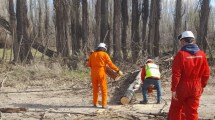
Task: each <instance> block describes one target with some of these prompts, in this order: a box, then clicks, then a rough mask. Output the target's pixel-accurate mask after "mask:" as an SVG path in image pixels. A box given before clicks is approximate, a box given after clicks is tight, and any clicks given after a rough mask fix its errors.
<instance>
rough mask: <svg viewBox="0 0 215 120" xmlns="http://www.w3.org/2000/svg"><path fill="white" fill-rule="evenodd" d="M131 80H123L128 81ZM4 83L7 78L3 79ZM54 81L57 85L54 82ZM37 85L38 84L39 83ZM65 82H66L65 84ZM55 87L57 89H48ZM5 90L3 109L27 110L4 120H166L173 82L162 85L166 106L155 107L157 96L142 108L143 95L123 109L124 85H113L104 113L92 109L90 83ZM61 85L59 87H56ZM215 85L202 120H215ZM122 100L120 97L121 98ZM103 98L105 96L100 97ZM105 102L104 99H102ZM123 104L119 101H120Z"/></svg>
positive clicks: (206, 95)
mask: <svg viewBox="0 0 215 120" xmlns="http://www.w3.org/2000/svg"><path fill="white" fill-rule="evenodd" d="M129 79H131V76H130V77H126V78H124V79H122V80H121V82H122V81H126V80H127V81H128V80H129ZM1 80H2V81H3V78H2V79H1ZM53 80H54V81H53ZM35 82H36V81H35ZM61 82H62V81H61ZM46 83H49V84H51V83H53V84H55V86H52V85H46ZM20 84H22V83H17V85H15V86H9V85H8V86H2V87H1V92H0V101H1V102H0V108H6V107H10V108H19V107H21V108H26V109H27V111H24V112H20V113H1V116H0V118H1V120H147V119H152V120H164V119H165V116H166V113H167V112H168V110H169V105H170V97H171V94H170V80H169V78H166V79H164V80H163V81H162V86H163V90H162V94H163V96H162V103H161V104H155V102H156V100H155V94H156V93H155V92H154V93H153V95H151V96H150V97H149V102H150V103H149V104H146V105H143V104H139V101H141V100H142V94H141V92H140V90H139V91H137V92H136V93H135V96H134V98H133V99H132V102H131V103H130V104H129V105H121V104H119V101H117V99H118V98H119V97H120V95H119V92H118V93H117V90H119V88H120V87H119V86H120V82H110V81H109V84H108V85H109V103H108V104H109V107H108V109H102V108H101V106H100V107H99V108H94V107H92V93H91V84H90V81H86V82H84V83H76V82H74V81H73V83H71V81H70V82H65V81H64V85H62V84H59V85H58V82H57V80H56V79H49V80H47V79H44V80H43V79H41V80H40V81H39V82H38V81H37V84H33V85H28V86H27V87H24V88H23V87H17V86H21V85H20ZM56 84H57V85H56ZM214 86H215V82H214V77H213V76H211V77H210V80H209V84H208V86H207V87H206V88H205V90H204V94H203V95H202V97H201V103H200V107H199V119H201V120H213V119H215V112H214V111H215V107H214V106H215V96H214V91H215V87H214ZM116 93H117V94H118V95H119V96H117V94H116ZM100 96H101V95H100ZM99 98H100V100H101V97H99ZM118 100H119V99H118Z"/></svg>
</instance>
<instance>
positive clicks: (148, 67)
mask: <svg viewBox="0 0 215 120" xmlns="http://www.w3.org/2000/svg"><path fill="white" fill-rule="evenodd" d="M141 80H142V82H143V85H142V94H143V101H140V103H141V104H147V103H148V98H147V95H148V87H150V85H154V87H155V88H156V90H157V104H160V102H161V81H160V70H159V66H158V65H156V64H155V62H154V60H152V59H148V60H147V61H146V64H145V65H144V66H143V67H142V72H141Z"/></svg>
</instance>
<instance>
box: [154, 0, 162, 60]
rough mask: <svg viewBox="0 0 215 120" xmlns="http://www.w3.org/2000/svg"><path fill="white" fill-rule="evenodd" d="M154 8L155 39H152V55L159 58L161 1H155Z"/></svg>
mask: <svg viewBox="0 0 215 120" xmlns="http://www.w3.org/2000/svg"><path fill="white" fill-rule="evenodd" d="M155 4H156V6H155V18H154V19H155V33H154V36H155V39H154V45H153V46H155V47H154V55H155V57H158V56H159V50H160V49H159V48H160V30H159V29H160V27H159V26H160V11H161V9H160V8H161V7H160V5H161V0H156V2H155Z"/></svg>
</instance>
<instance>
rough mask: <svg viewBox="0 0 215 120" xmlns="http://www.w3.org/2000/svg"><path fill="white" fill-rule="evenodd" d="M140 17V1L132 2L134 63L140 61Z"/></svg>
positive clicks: (134, 0)
mask: <svg viewBox="0 0 215 120" xmlns="http://www.w3.org/2000/svg"><path fill="white" fill-rule="evenodd" d="M139 17H140V15H139V11H138V0H132V25H131V49H132V58H133V62H134V63H135V62H136V61H137V60H138V57H139V51H140V41H139Z"/></svg>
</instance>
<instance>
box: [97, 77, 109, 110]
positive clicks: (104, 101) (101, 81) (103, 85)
mask: <svg viewBox="0 0 215 120" xmlns="http://www.w3.org/2000/svg"><path fill="white" fill-rule="evenodd" d="M99 84H100V87H101V93H102V106H106V105H107V96H108V90H107V79H106V75H105V73H104V75H103V76H102V77H101V79H99Z"/></svg>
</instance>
